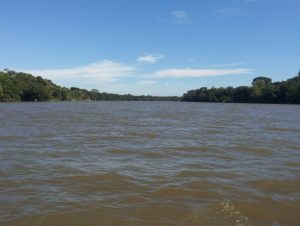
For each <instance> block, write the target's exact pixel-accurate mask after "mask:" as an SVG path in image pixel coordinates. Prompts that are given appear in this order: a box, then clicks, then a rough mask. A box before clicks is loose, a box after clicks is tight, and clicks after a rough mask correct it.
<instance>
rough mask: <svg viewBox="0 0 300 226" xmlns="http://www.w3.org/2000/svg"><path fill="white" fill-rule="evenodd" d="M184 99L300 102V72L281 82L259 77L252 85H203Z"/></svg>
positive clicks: (239, 101) (192, 100)
mask: <svg viewBox="0 0 300 226" xmlns="http://www.w3.org/2000/svg"><path fill="white" fill-rule="evenodd" d="M182 101H190V102H234V103H274V104H275V103H277V104H300V72H299V73H298V75H297V76H295V77H293V78H291V79H288V80H286V81H281V82H272V80H271V79H270V78H267V77H257V78H255V79H253V82H252V85H251V86H239V87H236V88H233V87H226V88H223V87H221V88H215V87H212V88H210V89H208V88H206V87H202V88H200V89H196V90H191V91H188V92H187V93H185V94H184V95H183V97H182Z"/></svg>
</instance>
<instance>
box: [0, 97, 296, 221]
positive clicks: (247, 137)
mask: <svg viewBox="0 0 300 226" xmlns="http://www.w3.org/2000/svg"><path fill="white" fill-rule="evenodd" d="M0 108H1V111H0V143H1V146H0V225H1V226H2V225H16V226H19V225H20V226H22V225H24V226H25V225H26V226H27V225H28V226H29V225H35V226H42V225H56V226H60V225H61V226H65V225H74V226H76V225H78V226H83V225H89V226H93V225H107V226H111V225H113V226H115V225H122V226H126V225H149V226H152V225H153V226H159V225H163V226H168V225H191V226H193V225H236V226H242V225H243V226H247V225H298V224H299V222H300V215H299V213H300V117H299V114H300V107H299V106H291V105H254V104H249V105H247V104H204V103H177V102H82V103H81V102H76V103H71V102H70V103H2V104H0Z"/></svg>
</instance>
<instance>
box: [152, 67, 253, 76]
mask: <svg viewBox="0 0 300 226" xmlns="http://www.w3.org/2000/svg"><path fill="white" fill-rule="evenodd" d="M250 72H251V70H250V69H248V68H236V69H189V68H186V69H167V70H160V71H157V72H155V73H154V74H153V77H154V78H200V77H212V76H224V75H241V74H249V73H250Z"/></svg>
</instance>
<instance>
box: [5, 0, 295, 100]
mask: <svg viewBox="0 0 300 226" xmlns="http://www.w3.org/2000/svg"><path fill="white" fill-rule="evenodd" d="M0 6H1V13H0V53H1V54H0V68H1V70H2V69H4V68H9V69H11V70H15V71H24V72H28V73H32V74H34V75H40V76H42V77H44V78H47V79H51V80H52V81H53V82H55V83H57V84H59V85H62V86H66V87H71V86H74V87H80V88H85V89H89V90H90V89H98V90H99V91H100V92H110V93H119V94H127V93H131V94H137V95H140V94H145V95H163V96H165V95H182V94H183V93H185V92H187V91H188V90H191V89H197V88H200V87H204V86H206V87H212V86H214V87H221V86H233V87H236V86H241V85H250V84H251V81H252V79H253V78H255V77H258V76H267V77H270V78H272V79H273V81H281V80H285V79H287V78H290V77H292V76H294V75H296V74H297V73H298V71H299V69H300V0H201V1H200V0H151V1H150V0H149V1H148V0H105V1H104V0H64V1H63V0H26V1H25V0H0Z"/></svg>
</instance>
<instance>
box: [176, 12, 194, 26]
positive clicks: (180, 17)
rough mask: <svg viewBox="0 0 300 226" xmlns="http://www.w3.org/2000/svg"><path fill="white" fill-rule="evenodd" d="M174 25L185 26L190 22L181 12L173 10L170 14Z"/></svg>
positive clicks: (188, 17) (186, 15) (185, 14)
mask: <svg viewBox="0 0 300 226" xmlns="http://www.w3.org/2000/svg"><path fill="white" fill-rule="evenodd" d="M171 14H172V16H173V17H174V19H175V22H176V23H179V24H185V23H189V22H191V18H190V16H189V15H188V14H187V13H186V12H185V11H182V10H175V11H173V12H172V13H171Z"/></svg>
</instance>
